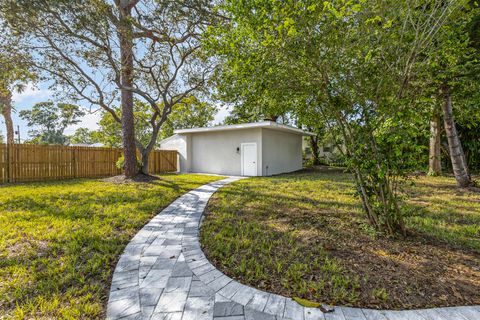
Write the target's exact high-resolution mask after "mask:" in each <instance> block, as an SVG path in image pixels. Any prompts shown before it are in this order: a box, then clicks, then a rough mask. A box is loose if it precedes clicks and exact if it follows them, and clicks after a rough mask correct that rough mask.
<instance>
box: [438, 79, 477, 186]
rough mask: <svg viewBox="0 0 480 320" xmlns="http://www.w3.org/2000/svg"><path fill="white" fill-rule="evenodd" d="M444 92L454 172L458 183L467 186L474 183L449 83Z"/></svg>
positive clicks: (444, 109)
mask: <svg viewBox="0 0 480 320" xmlns="http://www.w3.org/2000/svg"><path fill="white" fill-rule="evenodd" d="M442 94H443V97H444V99H445V101H444V104H443V119H444V125H445V132H446V134H447V140H448V149H449V151H450V158H451V160H452V167H453V174H454V175H455V179H456V180H457V185H458V186H459V187H461V188H465V187H468V186H470V185H471V184H472V180H471V179H470V174H469V173H468V165H467V161H466V160H465V154H464V153H463V148H462V143H461V142H460V137H459V136H458V132H457V128H456V126H455V119H454V117H453V107H452V97H451V93H450V87H449V86H448V85H444V86H443V88H442Z"/></svg>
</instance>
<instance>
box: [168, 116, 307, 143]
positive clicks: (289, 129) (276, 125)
mask: <svg viewBox="0 0 480 320" xmlns="http://www.w3.org/2000/svg"><path fill="white" fill-rule="evenodd" d="M252 128H265V129H272V130H278V131H286V132H291V133H296V134H300V135H303V136H314V135H315V134H313V133H311V132H306V131H303V130H302V129H299V128H295V127H292V126H287V125H284V124H279V123H276V122H273V121H262V122H251V123H241V124H232V125H227V126H214V127H203V128H192V129H180V130H175V131H174V133H176V134H180V133H197V132H213V131H227V130H240V129H252ZM172 137H173V136H172ZM170 138H171V137H170ZM167 139H169V138H167ZM165 140H166V139H165ZM165 140H162V142H163V141H165Z"/></svg>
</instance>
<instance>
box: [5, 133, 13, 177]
mask: <svg viewBox="0 0 480 320" xmlns="http://www.w3.org/2000/svg"><path fill="white" fill-rule="evenodd" d="M6 148H7V182H8V183H10V182H13V181H12V170H13V159H12V158H13V150H12V144H11V143H7V144H6Z"/></svg>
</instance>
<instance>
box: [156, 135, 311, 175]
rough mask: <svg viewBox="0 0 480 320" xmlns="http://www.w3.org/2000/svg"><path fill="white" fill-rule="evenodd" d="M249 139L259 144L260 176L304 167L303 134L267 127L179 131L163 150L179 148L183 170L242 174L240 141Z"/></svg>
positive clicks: (162, 147) (168, 140) (165, 143)
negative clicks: (185, 132) (180, 132)
mask: <svg viewBox="0 0 480 320" xmlns="http://www.w3.org/2000/svg"><path fill="white" fill-rule="evenodd" d="M246 142H256V143H257V164H258V166H257V174H258V175H259V176H260V175H272V174H279V173H284V172H291V171H296V170H300V169H302V136H301V135H298V134H295V133H290V132H284V131H278V130H271V129H265V128H252V129H240V130H225V131H214V132H196V133H187V134H176V135H175V136H173V137H171V138H169V139H166V140H165V141H163V142H162V143H161V149H166V150H177V151H178V154H179V165H180V171H181V172H203V173H215V174H225V175H241V174H242V172H241V170H242V169H241V159H242V158H241V154H240V152H241V144H242V143H246ZM237 148H239V149H240V151H239V152H237ZM267 166H268V168H267Z"/></svg>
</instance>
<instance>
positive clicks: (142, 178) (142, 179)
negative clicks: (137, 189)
mask: <svg viewBox="0 0 480 320" xmlns="http://www.w3.org/2000/svg"><path fill="white" fill-rule="evenodd" d="M157 180H160V178H159V177H157V176H152V175H148V174H138V175H136V176H135V177H133V178H127V177H126V176H125V175H124V174H122V175H119V176H114V177H108V178H104V179H101V180H100V181H103V182H109V183H114V184H125V183H148V182H153V181H157Z"/></svg>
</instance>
